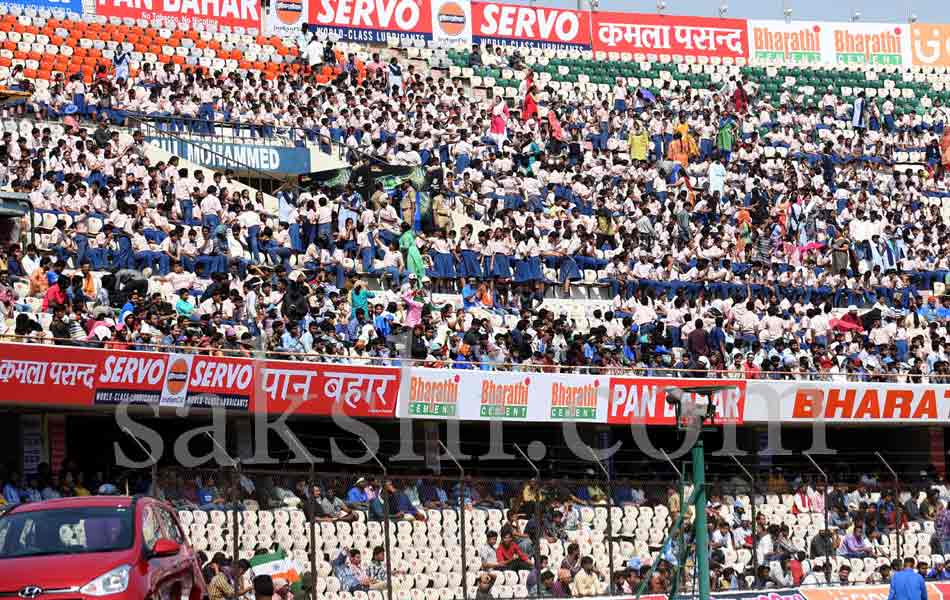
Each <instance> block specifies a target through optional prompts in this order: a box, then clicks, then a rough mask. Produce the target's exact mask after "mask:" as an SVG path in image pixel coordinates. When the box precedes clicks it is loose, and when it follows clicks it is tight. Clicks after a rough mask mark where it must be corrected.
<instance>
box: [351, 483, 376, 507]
mask: <svg viewBox="0 0 950 600" xmlns="http://www.w3.org/2000/svg"><path fill="white" fill-rule="evenodd" d="M368 483H369V482H368V481H367V480H366V478H365V477H359V478H358V479H357V480H356V482H355V483H354V484H353V487H351V488H350V490H349V491H348V492H347V493H346V504H347V505H348V506H349V507H350V508H366V507H367V506H369V501H370V497H369V494H368V493H367V491H366V487H367V485H368Z"/></svg>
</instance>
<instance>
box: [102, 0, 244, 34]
mask: <svg viewBox="0 0 950 600" xmlns="http://www.w3.org/2000/svg"><path fill="white" fill-rule="evenodd" d="M96 14H97V15H99V16H102V17H119V18H132V19H146V20H148V21H154V20H161V21H165V22H167V23H174V24H179V23H185V24H187V25H189V26H191V27H194V26H195V25H198V24H205V23H214V24H215V25H218V26H219V27H220V26H228V27H243V28H245V29H256V30H259V29H260V27H261V3H260V0H97V2H96Z"/></svg>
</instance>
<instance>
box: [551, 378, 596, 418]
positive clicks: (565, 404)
mask: <svg viewBox="0 0 950 600" xmlns="http://www.w3.org/2000/svg"><path fill="white" fill-rule="evenodd" d="M599 387H600V381H599V380H597V379H595V380H594V382H593V383H590V384H587V385H565V384H563V383H552V384H551V418H552V419H567V420H577V421H594V420H596V419H597V388H599Z"/></svg>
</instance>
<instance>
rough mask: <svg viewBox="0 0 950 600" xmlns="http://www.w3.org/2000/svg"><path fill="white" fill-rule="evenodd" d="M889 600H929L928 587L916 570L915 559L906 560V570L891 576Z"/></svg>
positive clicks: (908, 558)
mask: <svg viewBox="0 0 950 600" xmlns="http://www.w3.org/2000/svg"><path fill="white" fill-rule="evenodd" d="M887 600H927V585H926V584H925V583H924V578H923V577H921V575H920V573H918V572H917V571H915V570H914V559H913V558H911V557H909V556H908V557H907V558H905V559H904V568H903V569H901V570H900V571H898V572H897V573H894V575H892V576H891V586H890V589H889V590H888V592H887Z"/></svg>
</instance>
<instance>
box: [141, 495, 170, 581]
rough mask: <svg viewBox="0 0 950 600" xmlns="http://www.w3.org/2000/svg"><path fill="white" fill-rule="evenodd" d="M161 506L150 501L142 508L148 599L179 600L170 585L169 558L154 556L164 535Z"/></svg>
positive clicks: (143, 550) (143, 547)
mask: <svg viewBox="0 0 950 600" xmlns="http://www.w3.org/2000/svg"><path fill="white" fill-rule="evenodd" d="M160 510H161V509H160V508H159V507H157V506H156V505H155V504H152V503H149V504H146V505H145V506H144V507H143V508H142V552H143V555H144V557H145V561H146V562H147V563H148V564H147V566H148V596H146V598H147V599H148V600H177V598H176V596H175V595H174V594H173V588H172V586H171V585H169V581H168V580H169V576H170V573H171V569H170V568H169V564H170V563H169V559H168V558H167V557H160V556H153V555H152V552H153V551H154V550H155V543H156V542H158V540H160V539H161V538H162V537H163V536H164V532H163V531H162V521H161V513H160Z"/></svg>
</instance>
